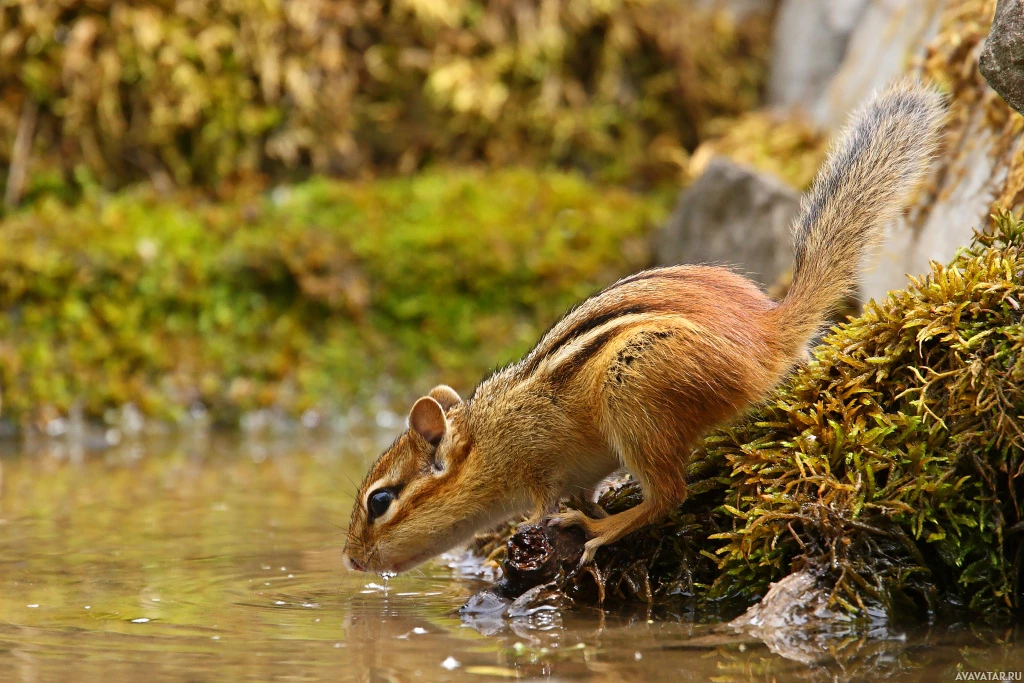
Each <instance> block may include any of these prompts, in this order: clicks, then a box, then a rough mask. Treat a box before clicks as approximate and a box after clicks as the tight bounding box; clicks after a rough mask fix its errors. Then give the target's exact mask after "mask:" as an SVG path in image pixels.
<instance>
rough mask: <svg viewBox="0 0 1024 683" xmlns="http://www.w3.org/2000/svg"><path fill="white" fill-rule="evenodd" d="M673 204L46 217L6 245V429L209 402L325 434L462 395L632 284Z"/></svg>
mask: <svg viewBox="0 0 1024 683" xmlns="http://www.w3.org/2000/svg"><path fill="white" fill-rule="evenodd" d="M663 199H664V198H654V199H649V198H643V197H639V196H635V195H631V194H629V193H627V192H623V191H618V190H613V189H609V188H605V187H597V186H594V185H591V184H588V183H587V182H585V181H583V180H582V179H581V178H580V177H578V176H576V175H571V174H561V173H547V174H540V175H538V174H535V173H532V172H527V171H518V170H511V171H504V172H492V173H483V172H480V173H475V172H470V171H436V172H432V173H429V174H426V175H422V176H419V177H417V178H415V179H394V180H387V181H378V182H368V183H342V182H331V181H325V180H314V181H310V182H307V183H305V184H301V185H298V186H295V187H290V188H279V189H277V190H274V191H273V192H271V193H269V194H268V195H257V194H255V193H253V194H245V193H240V194H239V196H238V197H236V198H235V199H233V200H231V201H228V202H224V203H220V204H214V203H210V202H207V201H204V200H202V199H196V198H195V197H191V196H190V195H187V194H180V195H177V196H174V197H169V198H160V197H158V196H157V195H155V194H154V193H152V192H151V191H132V192H126V193H122V194H118V195H114V196H109V197H108V196H101V195H97V196H95V197H93V198H92V199H90V200H87V201H85V202H84V203H82V204H80V205H78V206H76V207H74V208H71V209H67V208H65V207H63V206H62V205H60V204H59V203H57V202H54V201H49V202H43V203H41V204H39V205H38V206H37V207H35V208H33V209H32V210H30V211H27V212H23V213H20V214H18V215H16V216H12V217H10V218H8V219H7V220H5V221H4V222H3V223H2V224H0V306H2V307H3V309H4V310H5V311H6V315H5V316H3V318H2V319H0V358H2V361H3V362H0V378H2V382H3V388H4V394H5V395H4V402H5V405H4V408H5V413H6V414H7V415H8V416H13V417H14V418H16V419H20V420H30V419H33V418H42V417H47V416H52V415H54V414H62V413H66V412H67V411H68V410H69V409H70V408H71V407H72V405H73V404H74V403H75V402H78V403H79V404H80V405H81V406H82V408H83V409H84V411H85V413H86V414H87V415H91V416H100V415H102V414H103V412H104V411H105V410H106V409H107V408H110V407H114V406H118V405H120V404H123V403H127V402H134V403H135V404H136V405H137V406H138V407H139V408H141V409H142V410H143V411H144V412H145V413H147V414H150V415H154V416H159V417H162V418H172V419H173V418H176V417H178V416H180V415H181V414H182V412H183V411H184V410H185V409H187V407H188V406H189V405H191V404H192V403H193V402H195V401H200V402H202V403H203V404H205V405H206V406H207V407H208V408H211V409H212V410H213V411H214V414H215V415H216V416H217V417H218V418H219V419H221V420H224V421H228V422H230V421H233V420H235V419H236V418H237V415H238V413H239V411H243V410H247V409H251V408H257V407H268V406H273V407H276V408H279V409H281V410H283V411H285V412H287V413H290V414H298V413H301V412H302V411H303V410H305V409H307V408H317V409H320V410H325V411H328V412H330V411H331V410H335V409H338V408H342V407H347V406H349V405H350V404H351V403H352V402H354V401H355V400H358V399H360V398H364V397H365V396H366V395H367V394H369V393H371V392H373V391H375V390H377V388H378V387H379V383H380V382H381V381H382V380H386V379H387V378H395V379H397V380H399V381H401V382H403V383H408V384H409V386H410V389H409V391H415V390H422V389H425V388H426V387H428V386H429V382H431V381H432V380H434V379H436V378H437V377H440V376H443V377H444V378H445V379H446V380H447V381H450V382H452V383H453V384H455V385H456V386H460V387H461V388H463V389H469V388H470V387H471V386H472V383H473V382H475V381H476V380H477V379H478V378H479V375H480V373H481V372H483V371H484V370H485V369H486V368H487V367H488V366H489V365H491V364H493V363H495V362H496V361H503V360H509V359H511V358H513V357H514V356H515V355H516V354H518V353H521V352H523V351H524V350H525V349H527V348H528V346H529V345H530V344H532V343H533V342H534V341H535V340H536V338H537V337H538V336H539V334H540V332H541V331H542V329H541V327H540V326H541V325H543V324H545V323H546V322H550V321H551V320H553V319H554V318H555V317H557V316H558V315H559V314H560V313H562V312H563V311H564V310H565V309H566V308H567V307H568V306H570V305H571V304H572V303H574V302H575V301H577V300H578V299H580V298H582V297H583V296H585V295H587V294H588V293H590V292H591V291H592V290H593V289H594V288H596V287H598V286H600V285H602V284H604V283H607V282H609V281H611V280H612V279H614V278H615V277H616V276H619V275H622V274H624V273H626V272H628V271H631V270H634V269H636V268H638V267H640V266H642V265H643V264H644V263H645V262H646V259H647V254H646V250H645V248H644V246H643V245H644V240H643V237H644V236H645V235H646V233H647V231H648V230H649V228H650V227H651V226H652V225H653V224H654V223H655V222H656V219H657V217H658V216H660V215H661V213H662V212H663V211H664V208H665V201H663ZM412 387H418V389H413V388H412Z"/></svg>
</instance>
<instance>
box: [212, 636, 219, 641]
mask: <svg viewBox="0 0 1024 683" xmlns="http://www.w3.org/2000/svg"><path fill="white" fill-rule="evenodd" d="M210 640H220V636H210Z"/></svg>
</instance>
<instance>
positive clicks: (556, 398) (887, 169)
mask: <svg viewBox="0 0 1024 683" xmlns="http://www.w3.org/2000/svg"><path fill="white" fill-rule="evenodd" d="M942 111H943V110H942V104H941V100H940V98H939V97H938V96H937V95H936V94H934V93H933V92H931V91H929V90H925V89H922V88H919V87H914V86H910V85H902V86H897V87H895V88H893V89H891V90H889V91H888V92H886V93H883V94H882V95H881V96H879V97H878V98H876V99H875V100H874V101H873V102H871V103H870V104H869V105H868V106H867V107H865V108H864V109H863V110H861V111H860V112H859V113H858V114H857V115H856V116H855V117H854V118H853V121H852V123H851V125H850V127H849V128H848V129H847V130H846V132H845V133H844V135H843V136H842V138H841V140H840V141H839V143H838V144H837V145H836V147H835V148H834V149H833V150H832V153H831V155H830V157H829V160H828V161H827V162H826V164H825V167H824V169H823V170H822V172H821V174H820V175H819V178H818V181H817V182H816V183H815V186H814V188H813V189H812V190H811V192H810V193H809V195H808V196H807V198H806V199H805V201H804V204H803V211H802V215H801V217H800V219H799V220H798V222H797V226H796V231H795V233H796V242H797V249H796V252H797V259H796V271H795V276H794V284H793V287H792V289H791V291H790V293H789V294H788V295H787V297H786V298H785V299H784V300H783V301H782V302H781V303H776V302H774V301H772V300H770V299H769V298H768V297H767V296H765V294H764V293H763V292H762V291H761V290H760V289H758V288H757V287H756V286H755V285H754V284H753V283H752V282H750V281H749V280H747V279H746V278H744V277H742V276H740V275H737V274H736V273H733V272H731V271H729V270H726V269H722V268H712V267H705V266H672V267H668V268H658V269H652V270H648V271H644V272H642V273H637V274H635V275H632V276H630V277H627V278H625V279H623V280H620V281H619V282H617V283H615V284H614V285H612V286H610V287H608V288H607V289H605V290H604V291H602V292H600V293H598V294H596V295H595V296H593V297H591V298H590V299H587V300H586V301H584V302H583V303H582V304H580V306H578V307H577V308H576V309H574V310H573V311H571V312H570V313H569V314H568V315H566V316H565V318H563V319H562V320H561V321H559V322H558V323H557V324H556V325H555V326H554V327H552V328H551V330H550V331H549V332H548V333H547V334H545V335H544V337H543V338H542V339H541V340H540V342H538V344H537V346H536V347H535V348H534V349H533V350H532V351H531V352H530V353H528V354H527V355H526V356H525V357H524V358H523V359H522V360H521V361H520V362H518V363H516V364H515V365H512V366H509V367H507V368H505V369H503V370H500V371H498V372H496V373H495V374H493V375H492V376H490V377H489V378H487V379H485V380H484V381H483V382H481V383H480V385H479V386H477V388H476V390H475V391H474V392H473V395H472V396H471V397H470V398H469V399H467V400H466V401H464V402H462V401H459V400H458V397H457V395H455V394H454V392H452V391H451V390H450V389H448V388H447V387H439V388H437V389H435V390H433V391H432V392H431V397H432V398H433V399H436V400H437V403H436V404H435V403H434V402H433V401H429V402H428V403H423V402H424V401H425V399H420V402H418V403H417V408H416V409H415V410H414V414H413V415H412V416H411V418H412V419H410V425H411V428H410V429H409V430H408V431H407V432H406V433H405V434H403V435H402V436H401V437H399V439H398V440H397V441H396V442H395V444H394V445H393V446H392V447H391V448H389V449H388V450H387V451H386V452H385V453H384V454H383V455H382V456H381V457H380V459H378V461H377V462H376V463H375V464H374V465H373V467H372V469H371V470H370V473H369V475H367V478H366V481H364V483H363V486H362V487H360V494H359V495H360V499H359V500H358V501H357V503H356V505H355V509H354V511H353V516H352V522H351V524H350V527H349V540H348V544H347V546H346V549H345V556H346V561H347V562H348V563H349V565H350V566H352V567H355V568H359V569H365V570H369V571H403V570H405V569H408V568H410V567H412V566H415V565H416V564H418V563H419V562H422V561H424V560H426V559H427V558H429V557H431V556H433V555H436V554H437V553H439V552H442V551H444V550H446V549H448V548H450V547H453V546H454V545H456V544H458V543H460V542H462V541H465V540H466V539H468V538H469V537H470V536H471V535H472V534H473V533H474V532H475V531H477V530H479V529H481V528H485V527H487V526H490V525H493V524H495V523H497V522H500V521H501V520H503V519H507V518H508V517H510V516H512V515H515V514H521V513H523V512H526V511H530V510H532V511H533V517H532V520H533V521H539V520H540V519H542V518H543V517H544V516H546V515H549V514H552V513H554V512H556V510H557V506H558V502H559V501H560V500H562V499H563V498H566V497H570V496H576V497H587V496H589V495H591V493H592V491H593V490H594V488H595V487H596V486H597V485H598V483H600V481H601V480H602V479H604V478H605V477H606V476H608V475H609V474H610V473H611V472H613V471H614V470H616V469H618V468H619V467H625V468H626V469H628V470H629V471H630V472H631V473H632V474H633V476H634V477H635V478H636V479H637V480H638V481H639V482H640V484H641V486H642V487H643V490H644V501H643V502H642V503H641V504H640V505H638V506H637V507H635V508H633V509H630V510H627V511H625V512H622V513H619V514H616V515H612V516H610V517H605V518H602V519H592V518H590V517H587V516H586V515H584V514H583V513H581V512H575V511H571V512H568V513H563V514H554V515H553V516H552V517H551V521H552V523H555V524H578V525H581V526H583V527H584V528H585V530H586V531H587V534H588V536H589V538H590V540H589V541H588V542H587V544H586V552H585V553H584V556H583V560H582V561H584V562H586V561H589V560H590V559H591V558H592V557H593V554H594V552H595V551H596V550H597V548H599V547H600V546H601V545H604V544H606V543H610V542H612V541H614V540H616V539H618V538H620V537H622V536H623V535H625V534H627V533H629V532H631V531H634V530H636V529H638V528H640V527H641V526H643V525H644V524H647V523H649V522H651V521H653V520H655V519H657V518H658V517H659V516H661V515H662V514H664V513H665V512H666V511H667V510H668V509H670V508H671V507H672V506H674V505H677V504H679V502H681V501H682V500H683V499H684V498H685V497H686V480H685V476H684V472H685V468H686V464H687V460H688V459H689V456H690V452H691V449H692V448H693V446H694V444H695V442H696V441H697V439H699V438H700V436H701V435H702V434H703V433H704V432H705V431H706V430H707V429H708V428H709V427H711V426H713V425H715V424H719V423H722V422H724V421H727V420H730V419H732V418H734V417H735V416H737V415H738V414H740V413H741V412H742V411H743V410H745V409H746V408H747V407H748V406H750V405H751V404H753V403H756V402H758V401H760V400H762V399H764V397H765V396H766V395H767V394H768V393H769V392H770V391H771V390H772V388H773V387H774V386H775V385H776V384H777V383H778V381H779V380H780V379H781V378H782V377H784V376H785V375H786V373H787V372H789V371H790V369H791V368H792V367H793V365H794V364H795V363H797V362H799V360H800V358H801V357H802V356H803V354H804V353H805V351H806V345H807V343H808V341H809V340H810V339H811V338H812V337H813V335H814V334H815V333H816V332H817V330H818V328H819V326H820V325H821V323H822V320H823V318H824V317H825V315H826V314H827V313H828V311H829V309H830V308H831V307H832V306H833V305H835V304H836V303H837V302H838V300H839V299H841V298H842V296H844V295H845V294H846V293H848V292H849V290H850V288H851V286H852V285H853V282H854V279H855V276H856V272H857V268H858V265H859V263H860V260H861V258H862V256H863V254H864V251H865V250H866V249H867V248H868V247H869V246H870V245H871V244H872V242H873V241H874V240H876V239H877V237H878V233H879V230H880V228H881V226H882V225H883V224H884V222H885V221H887V220H888V219H890V218H891V217H892V216H894V215H895V214H896V212H898V210H899V209H900V206H901V202H902V201H903V199H904V197H905V196H906V194H907V193H908V192H909V191H910V190H911V189H912V188H913V186H914V184H915V183H916V182H918V181H919V180H920V177H921V176H922V175H923V173H924V171H925V169H926V167H927V162H928V160H929V157H930V155H931V153H932V151H933V149H934V147H935V145H936V143H937V139H938V130H939V127H940V122H941V117H942ZM435 405H438V406H440V409H443V420H441V419H440V417H439V416H438V414H437V413H436V412H431V411H436V410H438V409H437V408H435ZM425 408H427V409H429V410H427V411H426V412H424V409H425ZM438 427H440V431H442V432H443V435H442V436H440V438H439V439H438V438H437V432H438ZM417 430H419V431H417ZM431 441H433V442H434V443H431ZM382 487H391V489H394V490H397V491H398V494H397V497H396V498H395V500H394V501H393V502H392V503H391V506H390V508H389V509H388V511H387V512H386V513H385V514H384V515H382V516H380V517H379V518H377V519H375V520H374V521H373V522H372V523H370V522H369V521H368V520H369V518H368V515H367V500H368V498H369V496H371V495H372V494H373V493H374V491H375V490H378V489H380V488H382Z"/></svg>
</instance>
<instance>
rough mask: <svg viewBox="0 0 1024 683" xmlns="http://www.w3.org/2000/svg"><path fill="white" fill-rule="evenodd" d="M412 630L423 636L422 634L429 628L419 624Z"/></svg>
mask: <svg viewBox="0 0 1024 683" xmlns="http://www.w3.org/2000/svg"><path fill="white" fill-rule="evenodd" d="M412 632H413V633H415V634H416V635H418V636H422V635H423V634H424V633H426V632H427V629H425V628H420V627H419V626H417V627H416V628H414V629H413V630H412Z"/></svg>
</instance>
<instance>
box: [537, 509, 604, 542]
mask: <svg viewBox="0 0 1024 683" xmlns="http://www.w3.org/2000/svg"><path fill="white" fill-rule="evenodd" d="M593 521H594V520H592V519H590V517H587V516H586V515H585V514H583V513H582V512H580V511H579V510H566V511H565V512H557V513H555V514H553V515H551V516H550V517H548V524H549V525H551V526H557V527H563V528H566V527H571V526H581V527H583V530H584V531H589V528H590V524H591V523H592V522H593ZM587 536H588V537H589V536H590V534H589V533H588V534H587Z"/></svg>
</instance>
